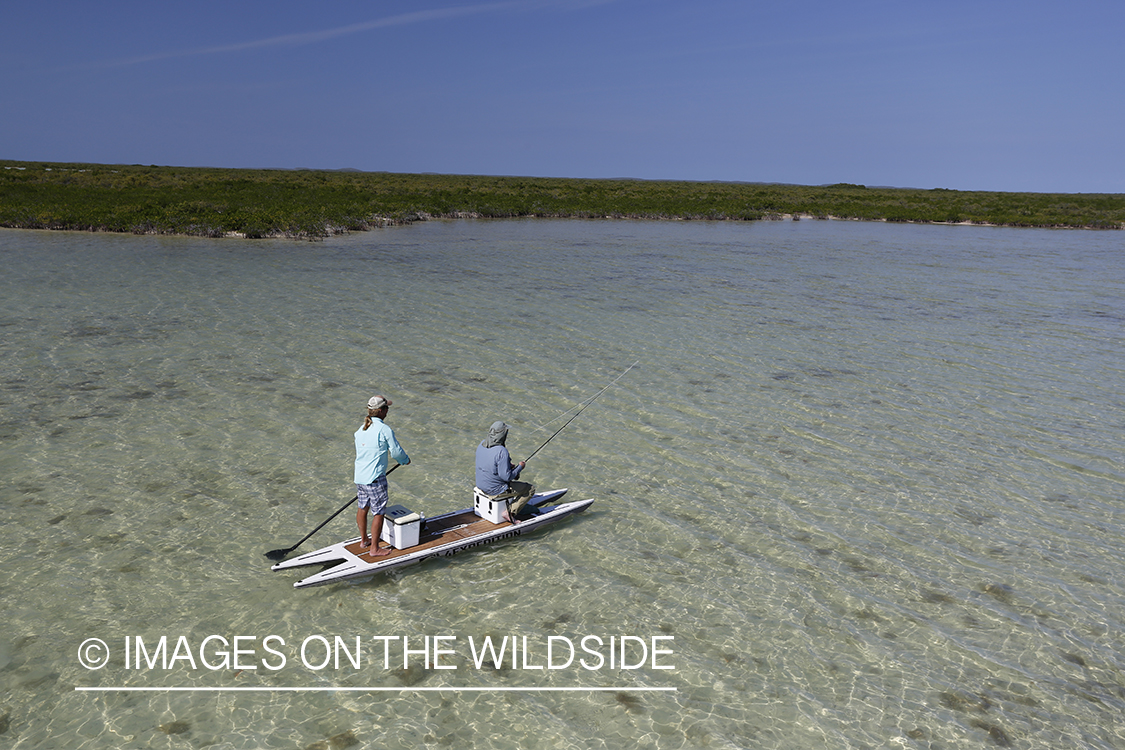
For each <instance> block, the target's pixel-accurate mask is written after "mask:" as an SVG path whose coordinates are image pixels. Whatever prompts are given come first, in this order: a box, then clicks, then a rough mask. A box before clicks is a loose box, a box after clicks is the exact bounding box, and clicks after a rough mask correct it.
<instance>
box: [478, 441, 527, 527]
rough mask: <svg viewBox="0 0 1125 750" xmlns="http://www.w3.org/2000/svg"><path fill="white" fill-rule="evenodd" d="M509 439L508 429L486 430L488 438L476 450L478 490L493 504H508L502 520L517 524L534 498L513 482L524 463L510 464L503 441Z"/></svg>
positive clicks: (525, 487) (522, 485) (523, 483)
mask: <svg viewBox="0 0 1125 750" xmlns="http://www.w3.org/2000/svg"><path fill="white" fill-rule="evenodd" d="M507 439H508V425H506V424H504V423H503V422H493V423H492V426H491V427H490V428H488V437H487V438H485V439H484V440H483V441H481V444H480V445H478V446H477V489H479V490H480V491H481V492H483V493H484V494H486V495H488V496H489V498H490V499H492V500H501V499H504V500H508V499H510V502H509V504H508V508H507V510H505V511H504V520H506V521H508V522H509V523H512V524H517V523H519V521H517V520H516V514H518V513H519V512H520V511H521V510H523V506H525V505H527V501H528V500H530V499H531V496H532V495H534V494H535V488H534V487H532V486H531V485H530V484H528V483H527V482H519V481H516V480H517V479H518V478H519V475H520V472H521V471H523V467H524V466H526V465H527V464H526V462H524V461H520V462H519V463H518V464H513V463H512V457H511V456H510V455H508V449H507V448H506V447H504V441H506V440H507Z"/></svg>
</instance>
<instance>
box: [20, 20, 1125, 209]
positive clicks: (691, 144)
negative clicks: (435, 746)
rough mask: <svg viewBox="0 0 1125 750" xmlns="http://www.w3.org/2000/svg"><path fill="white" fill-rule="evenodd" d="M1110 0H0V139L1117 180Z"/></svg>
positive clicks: (287, 158)
mask: <svg viewBox="0 0 1125 750" xmlns="http://www.w3.org/2000/svg"><path fill="white" fill-rule="evenodd" d="M1123 28H1125V3H1123V2H1120V0H1112V1H1111V0H1103V1H1097V2H1095V1H1091V0H1071V2H1067V3H1061V2H1051V3H1047V2H1041V1H1038V0H1023V1H1022V2H1016V1H1011V2H1009V1H1007V0H1003V1H999V2H992V1H990V0H974V2H961V1H960V0H955V1H952V2H921V1H918V2H911V1H908V0H898V1H890V0H851V1H850V2H840V1H839V0H833V1H832V2H822V1H821V0H811V1H806V2H801V3H795V2H757V1H755V0H684V1H683V2H671V1H664V0H651V1H648V2H646V1H643V0H498V1H497V2H488V1H487V0H486V1H485V2H471V1H470V2H460V1H458V0H414V1H413V2H404V1H402V2H400V1H397V0H369V1H368V2H359V1H358V0H354V1H342V0H341V1H337V0H321V2H316V3H312V2H308V0H302V1H301V2H291V1H290V0H270V1H269V2H265V1H258V0H250V1H247V2H240V1H239V0H222V2H212V1H211V0H193V1H192V2H190V3H185V2H152V1H151V0H144V1H140V0H138V1H135V2H119V1H114V0H106V1H104V2H96V3H95V2H77V1H76V0H67V1H62V0H37V1H36V2H34V3H22V2H15V1H14V0H12V1H8V2H4V3H3V4H2V5H0V39H2V40H3V41H2V43H0V73H2V74H0V159H19V160H31V161H83V162H101V163H123V164H134V163H137V164H160V165H176V166H217V167H277V168H300V167H308V168H323V169H338V168H354V169H362V170H366V171H389V172H440V173H449V174H502V175H532V176H550V177H637V178H644V179H686V180H742V181H752V182H785V183H796V184H804V185H818V184H826V183H835V182H853V183H861V184H866V185H891V186H898V187H921V188H934V187H944V188H951V189H957V190H1001V191H1036V192H1074V193H1077V192H1113V193H1122V192H1125V135H1123V134H1125V95H1123V94H1125V84H1123V83H1122V75H1123V72H1125V43H1122V42H1121V39H1120V35H1121V30H1122V29H1123Z"/></svg>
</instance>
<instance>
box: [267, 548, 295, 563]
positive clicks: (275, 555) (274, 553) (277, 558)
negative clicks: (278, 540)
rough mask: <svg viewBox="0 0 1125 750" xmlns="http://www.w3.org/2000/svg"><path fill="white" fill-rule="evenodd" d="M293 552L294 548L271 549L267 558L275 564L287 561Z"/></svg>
mask: <svg viewBox="0 0 1125 750" xmlns="http://www.w3.org/2000/svg"><path fill="white" fill-rule="evenodd" d="M292 551H293V547H290V548H289V549H271V550H270V551H269V552H267V553H266V557H268V558H269V559H271V560H273V561H274V562H281V561H282V560H284V559H285V556H286V555H288V554H289V553H290V552H292Z"/></svg>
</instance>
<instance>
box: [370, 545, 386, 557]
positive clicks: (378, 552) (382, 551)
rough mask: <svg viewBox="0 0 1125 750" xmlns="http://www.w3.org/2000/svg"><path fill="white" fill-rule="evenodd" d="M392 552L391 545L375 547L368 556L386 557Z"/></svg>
mask: <svg viewBox="0 0 1125 750" xmlns="http://www.w3.org/2000/svg"><path fill="white" fill-rule="evenodd" d="M389 554H391V549H390V547H375V548H373V549H372V550H371V551H369V552H368V553H367V556H368V557H385V556H387V555H389Z"/></svg>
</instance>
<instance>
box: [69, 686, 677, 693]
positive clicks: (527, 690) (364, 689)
mask: <svg viewBox="0 0 1125 750" xmlns="http://www.w3.org/2000/svg"><path fill="white" fill-rule="evenodd" d="M74 689H75V691H83V692H96V693H160V692H165V693H171V692H176V693H185V692H186V693H222V692H238V693H282V692H285V693H342V692H366V693H436V692H442V691H445V692H457V693H545V692H546V693H561V692H572V693H583V692H584V693H597V692H610V691H613V692H620V691H628V692H633V693H641V692H673V693H674V692H676V690H677V688H674V687H625V686H620V687H403V688H391V687H114V686H110V687H76V688H74Z"/></svg>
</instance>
